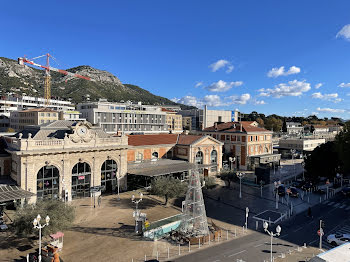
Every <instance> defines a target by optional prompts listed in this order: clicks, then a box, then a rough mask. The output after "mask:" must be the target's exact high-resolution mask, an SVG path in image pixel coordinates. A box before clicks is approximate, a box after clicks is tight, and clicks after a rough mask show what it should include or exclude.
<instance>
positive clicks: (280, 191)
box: [275, 185, 286, 196]
mask: <svg viewBox="0 0 350 262" xmlns="http://www.w3.org/2000/svg"><path fill="white" fill-rule="evenodd" d="M276 192H277V194H278V195H279V196H285V195H286V188H285V187H284V185H280V186H279V187H277V189H276V191H275V193H276Z"/></svg>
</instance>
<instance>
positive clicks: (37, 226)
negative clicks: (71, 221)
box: [33, 215, 50, 262]
mask: <svg viewBox="0 0 350 262" xmlns="http://www.w3.org/2000/svg"><path fill="white" fill-rule="evenodd" d="M40 220H41V216H40V215H38V216H37V217H36V218H34V221H33V226H34V228H37V229H39V262H41V229H42V228H44V227H45V226H48V225H49V222H50V218H49V216H46V218H45V222H46V223H45V224H43V225H42V224H40Z"/></svg>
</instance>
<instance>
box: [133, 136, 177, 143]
mask: <svg viewBox="0 0 350 262" xmlns="http://www.w3.org/2000/svg"><path fill="white" fill-rule="evenodd" d="M177 136H178V135H176V134H157V135H128V138H129V139H128V140H129V146H147V145H149V146H150V145H168V144H176V141H177Z"/></svg>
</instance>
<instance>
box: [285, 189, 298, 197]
mask: <svg viewBox="0 0 350 262" xmlns="http://www.w3.org/2000/svg"><path fill="white" fill-rule="evenodd" d="M287 194H288V195H289V196H291V197H299V192H298V189H296V188H295V187H290V188H288V189H287Z"/></svg>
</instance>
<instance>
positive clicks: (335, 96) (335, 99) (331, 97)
mask: <svg viewBox="0 0 350 262" xmlns="http://www.w3.org/2000/svg"><path fill="white" fill-rule="evenodd" d="M338 96H339V95H338V94H337V93H333V94H323V95H322V93H321V92H317V93H313V94H312V95H311V97H312V98H317V99H322V100H326V101H331V102H334V103H338V102H341V101H342V100H343V99H341V98H338Z"/></svg>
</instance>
